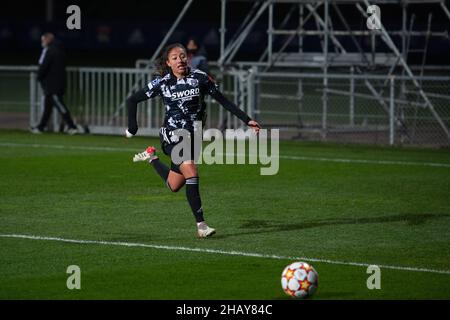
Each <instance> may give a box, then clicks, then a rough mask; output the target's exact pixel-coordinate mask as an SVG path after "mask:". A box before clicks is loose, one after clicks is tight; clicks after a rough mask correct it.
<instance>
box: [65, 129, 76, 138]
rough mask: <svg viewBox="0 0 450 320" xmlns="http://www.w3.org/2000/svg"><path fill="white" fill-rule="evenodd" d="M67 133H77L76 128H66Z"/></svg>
mask: <svg viewBox="0 0 450 320" xmlns="http://www.w3.org/2000/svg"><path fill="white" fill-rule="evenodd" d="M67 133H68V134H70V135H71V136H73V135H75V134H77V133H78V129H77V128H70V129H69V130H67Z"/></svg>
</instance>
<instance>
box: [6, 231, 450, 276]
mask: <svg viewBox="0 0 450 320" xmlns="http://www.w3.org/2000/svg"><path fill="white" fill-rule="evenodd" d="M0 238H19V239H30V240H44V241H57V242H66V243H76V244H94V245H107V246H122V247H142V248H151V249H160V250H175V251H188V252H200V253H212V254H222V255H232V256H242V257H254V258H266V259H277V260H290V261H306V262H307V261H310V262H320V263H327V264H337V265H347V266H358V267H368V266H370V265H377V266H378V267H380V268H382V269H393V270H401V271H413V272H428V273H438V274H450V270H436V269H427V268H416V267H405V266H391V265H382V264H373V263H372V264H369V263H362V262H350V261H337V260H329V259H318V258H309V257H293V256H279V255H273V254H262V253H252V252H241V251H225V250H217V249H205V248H189V247H178V246H166V245H157V244H145V243H133V242H115V241H101V240H77V239H65V238H58V237H47V236H34V235H25V234H0Z"/></svg>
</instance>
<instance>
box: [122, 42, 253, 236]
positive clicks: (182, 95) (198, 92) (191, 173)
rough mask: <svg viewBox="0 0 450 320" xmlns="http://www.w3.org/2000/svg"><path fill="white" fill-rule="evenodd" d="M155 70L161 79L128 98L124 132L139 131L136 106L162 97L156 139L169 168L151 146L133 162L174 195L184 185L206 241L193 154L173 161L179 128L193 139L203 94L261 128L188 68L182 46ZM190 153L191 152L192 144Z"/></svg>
mask: <svg viewBox="0 0 450 320" xmlns="http://www.w3.org/2000/svg"><path fill="white" fill-rule="evenodd" d="M157 67H158V69H159V73H160V75H161V76H160V77H157V78H155V79H154V80H153V81H151V82H150V83H149V84H148V85H147V86H146V87H145V88H143V89H141V90H139V91H137V92H136V93H134V94H133V95H131V96H130V97H129V98H128V99H127V108H128V129H127V130H126V132H125V133H126V136H127V137H129V138H130V137H132V136H134V135H135V134H136V133H137V131H138V126H137V120H136V110H137V103H139V102H141V101H144V100H147V99H150V98H153V97H155V96H158V95H159V96H161V97H162V99H163V101H164V104H165V107H166V113H165V118H164V124H163V127H162V128H161V129H160V133H159V136H160V141H161V148H162V151H163V152H164V154H166V155H168V156H171V160H172V161H171V166H170V169H169V168H168V167H167V166H166V165H164V164H163V163H162V162H161V161H160V160H159V158H158V156H157V155H156V149H155V148H154V147H148V148H147V149H146V150H145V151H144V152H141V153H138V154H136V155H135V156H134V158H133V161H135V162H137V161H148V162H149V163H150V164H151V165H152V166H153V168H154V169H155V170H156V172H157V173H158V174H159V175H160V176H161V178H162V179H163V181H164V182H165V183H166V185H167V186H168V187H169V189H170V190H171V191H173V192H177V191H178V190H180V189H181V187H183V186H184V185H185V184H186V197H187V200H188V202H189V205H190V207H191V210H192V212H193V214H194V217H195V220H196V222H197V234H198V236H199V237H200V238H206V237H209V236H211V235H213V234H214V233H215V232H216V230H215V229H213V228H210V227H209V226H208V225H207V224H206V222H205V220H204V218H203V209H202V202H201V199H200V192H199V183H198V181H199V177H198V171H197V166H196V164H195V161H194V159H195V154H194V152H191V156H190V158H189V159H186V160H185V159H183V162H182V163H181V164H177V163H176V162H174V161H173V160H174V157H172V150H173V149H174V147H175V146H176V145H177V144H178V143H181V142H182V141H183V140H180V135H179V134H177V133H178V132H179V130H180V129H185V130H187V131H188V132H189V133H190V134H191V137H192V136H193V133H194V130H195V128H194V122H195V121H202V120H203V119H204V116H205V110H204V103H203V99H204V96H205V94H209V95H211V96H212V97H213V98H214V99H215V100H216V101H217V102H219V103H220V104H221V105H222V106H223V107H224V108H225V109H227V110H228V111H230V112H231V113H233V114H234V115H235V116H237V117H238V118H239V119H241V120H242V121H243V122H244V123H245V124H247V125H248V126H249V127H251V128H252V129H253V130H254V131H255V133H258V132H259V129H260V128H261V127H260V125H259V124H258V123H257V122H256V121H254V120H252V119H251V118H250V117H249V116H248V115H247V114H246V113H245V112H243V111H242V110H241V109H239V108H238V107H237V106H236V105H235V104H233V103H232V102H230V101H229V100H228V99H227V98H225V97H224V96H223V94H222V93H221V92H220V91H219V90H218V89H217V86H216V84H215V82H214V81H213V79H212V78H211V77H210V76H208V75H207V74H206V73H205V72H203V71H200V70H198V69H191V68H189V67H188V64H187V53H186V49H185V47H184V46H183V45H182V44H179V43H175V44H172V45H169V46H167V47H166V48H165V49H164V51H163V53H162V55H161V57H160V59H159V60H158V62H157ZM200 130H201V128H200ZM189 140H190V141H193V140H194V139H189ZM191 150H193V151H194V147H193V145H192V144H191Z"/></svg>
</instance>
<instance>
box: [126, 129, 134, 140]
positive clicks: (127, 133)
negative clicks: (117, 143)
mask: <svg viewBox="0 0 450 320" xmlns="http://www.w3.org/2000/svg"><path fill="white" fill-rule="evenodd" d="M125 137H127V138H133V137H134V134H132V133H130V131H128V129H126V130H125Z"/></svg>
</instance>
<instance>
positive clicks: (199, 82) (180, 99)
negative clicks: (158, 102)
mask: <svg viewBox="0 0 450 320" xmlns="http://www.w3.org/2000/svg"><path fill="white" fill-rule="evenodd" d="M147 88H148V90H147V91H146V92H145V94H146V95H147V96H148V97H149V98H153V97H154V96H156V95H159V96H161V97H162V99H163V101H164V105H165V108H166V115H165V118H164V126H165V127H166V128H169V129H181V128H182V129H188V130H190V129H192V126H193V123H194V121H202V120H204V115H205V110H204V107H205V104H204V103H203V100H204V96H205V94H210V95H211V96H214V95H216V93H217V86H216V84H215V83H214V82H213V81H212V79H211V78H210V77H209V76H208V75H207V74H206V73H204V72H203V71H200V70H197V69H196V70H192V71H191V72H190V73H189V74H188V75H187V76H186V77H184V78H182V79H177V78H176V77H175V76H173V75H172V74H171V73H169V74H167V75H166V76H164V77H162V78H156V79H154V80H153V81H152V82H150V83H149V84H148V85H147Z"/></svg>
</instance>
